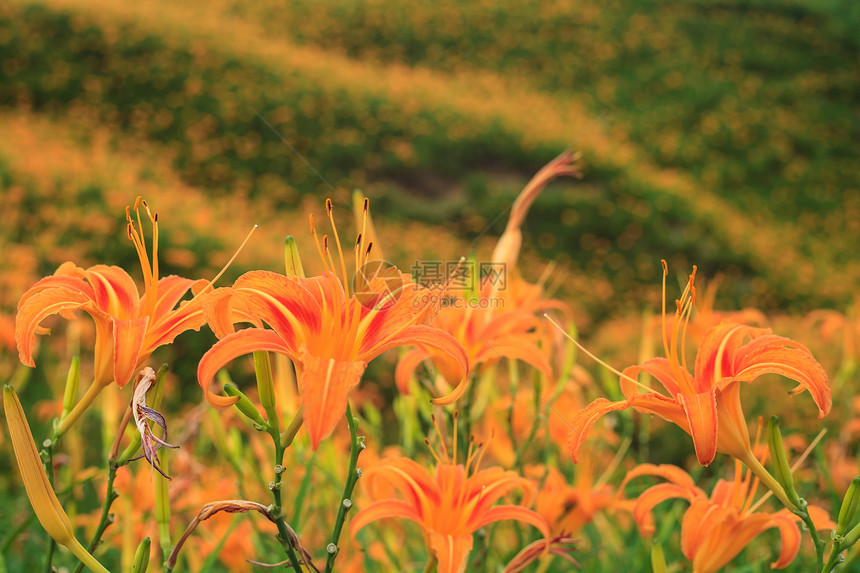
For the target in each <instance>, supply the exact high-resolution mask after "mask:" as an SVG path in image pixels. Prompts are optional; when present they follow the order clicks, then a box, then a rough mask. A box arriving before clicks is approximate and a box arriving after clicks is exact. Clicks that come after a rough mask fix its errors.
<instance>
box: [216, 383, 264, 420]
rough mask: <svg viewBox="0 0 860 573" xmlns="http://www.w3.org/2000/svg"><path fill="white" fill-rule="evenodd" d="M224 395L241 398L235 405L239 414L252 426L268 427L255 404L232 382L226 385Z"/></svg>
mask: <svg viewBox="0 0 860 573" xmlns="http://www.w3.org/2000/svg"><path fill="white" fill-rule="evenodd" d="M224 393H225V394H227V395H228V396H233V397H237V398H239V400H238V401H237V402H236V403H235V404H233V406H235V407H236V409H237V410H239V412H240V413H241V414H242V415H244V416H245V417H246V418H247V419H248V420H249V421H250V422H251V423H252V424H254V425H255V426H262V427H263V428H266V427H268V424H267V423H266V420H264V419H263V416H261V415H260V411H259V410H257V407H256V406H254V403H253V402H251V400H250V399H249V398H248V397H247V396H246V395H245V394H244V393H243V392H242V391H241V390H239V388H237V387H236V385H235V384H233V383H232V382H230V383H227V384H224Z"/></svg>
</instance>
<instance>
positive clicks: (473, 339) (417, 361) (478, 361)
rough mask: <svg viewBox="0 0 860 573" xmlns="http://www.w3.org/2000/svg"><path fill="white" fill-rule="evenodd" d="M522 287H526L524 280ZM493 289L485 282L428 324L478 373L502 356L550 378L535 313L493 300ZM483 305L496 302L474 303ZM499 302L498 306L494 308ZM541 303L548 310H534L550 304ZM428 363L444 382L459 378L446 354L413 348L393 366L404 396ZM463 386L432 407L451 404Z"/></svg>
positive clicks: (453, 381) (539, 324) (458, 395)
mask: <svg viewBox="0 0 860 573" xmlns="http://www.w3.org/2000/svg"><path fill="white" fill-rule="evenodd" d="M519 282H522V281H519ZM523 285H526V283H524V282H523ZM527 286H533V285H527ZM493 288H494V287H493V286H492V285H491V284H490V283H489V281H487V282H486V283H485V284H484V287H483V288H482V291H481V293H480V295H479V296H478V297H477V299H471V300H469V299H466V298H458V299H455V300H454V302H452V303H451V304H450V305H448V306H446V308H443V309H442V310H441V311H439V314H438V316H437V317H436V321H435V322H434V323H433V326H434V327H436V328H438V329H440V330H443V331H444V332H446V333H448V334H449V335H451V336H452V337H453V338H454V339H456V340H457V342H458V343H460V344H461V345H462V346H463V348H464V349H465V351H466V355H467V356H468V358H469V365H470V366H471V367H472V368H473V369H475V368H477V367H478V366H479V365H480V366H482V368H483V369H486V368H490V367H492V366H493V365H495V364H497V363H498V362H499V360H501V359H502V358H507V359H509V360H521V361H523V362H525V363H526V364H529V365H531V366H532V367H534V368H536V369H538V370H539V371H540V372H541V373H543V374H544V376H546V377H547V378H551V377H552V366H551V365H550V362H549V359H548V357H547V351H546V350H545V349H543V350H542V349H541V345H540V343H541V338H542V329H543V324H542V323H541V321H540V320H539V319H538V318H537V316H536V315H535V312H536V311H535V310H532V309H529V308H528V307H523V306H518V305H517V304H515V303H514V301H513V300H510V299H507V298H504V297H499V296H497V297H495V298H493V297H492V295H491V294H490V293H491V291H493ZM486 301H491V302H492V301H496V303H493V304H490V305H487V306H484V305H483V304H475V303H482V302H486ZM498 301H503V302H502V303H501V304H498ZM544 302H546V303H547V306H545V307H537V306H536V307H535V308H538V309H548V308H550V307H551V306H553V305H552V301H544ZM496 305H497V306H496ZM427 359H430V360H432V362H433V364H434V365H435V366H436V367H437V368H438V369H439V372H440V374H441V375H442V377H443V378H445V379H446V380H447V381H448V382H449V383H456V382H457V381H458V380H459V379H458V378H457V377H456V376H457V374H458V369H457V364H456V362H454V361H452V360H451V358H450V357H449V356H448V355H447V354H445V353H442V352H439V351H438V350H434V349H428V348H414V349H412V350H410V351H409V352H407V353H406V354H404V355H403V356H402V357H401V359H400V361H399V362H398V363H397V369H396V371H395V376H394V377H395V382H396V384H397V388H398V389H399V390H400V392H402V393H404V394H407V393H408V392H409V378H410V376H411V375H412V374H413V372H414V371H415V369H416V368H418V366H420V365H421V363H422V362H423V361H424V360H427ZM468 384H469V382H468V381H464V382H462V383H460V384H459V385H458V386H457V387H456V388H455V390H454V391H453V392H451V393H449V394H448V395H447V396H444V397H442V398H437V399H435V400H434V403H436V404H439V405H447V404H453V403H454V402H456V401H457V400H459V399H460V398H461V397H462V396H463V394H464V393H465V391H466V389H467V388H468Z"/></svg>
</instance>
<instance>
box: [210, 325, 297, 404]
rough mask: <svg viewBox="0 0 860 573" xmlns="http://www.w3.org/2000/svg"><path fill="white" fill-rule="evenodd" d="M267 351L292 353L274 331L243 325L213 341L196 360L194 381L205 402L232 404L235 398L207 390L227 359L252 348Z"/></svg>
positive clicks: (228, 360) (248, 351)
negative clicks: (245, 327)
mask: <svg viewBox="0 0 860 573" xmlns="http://www.w3.org/2000/svg"><path fill="white" fill-rule="evenodd" d="M258 350H259V351H270V352H280V353H282V354H286V355H287V356H290V357H291V358H292V357H293V356H294V354H293V353H292V349H290V348H288V347H287V346H286V345H285V344H284V341H283V340H281V337H280V336H278V334H277V333H276V332H274V331H271V330H263V329H261V328H247V329H245V330H240V331H238V332H234V333H233V334H231V335H229V336H226V337H224V338H222V339H221V340H219V341H218V342H216V343H215V344H214V345H213V346H212V348H210V349H209V350H208V351H207V352H206V354H204V355H203V357H202V358H201V359H200V364H199V365H198V366H197V383H198V384H200V387H201V388H203V392H204V393H205V396H206V401H207V402H209V403H210V404H212V405H213V406H215V407H216V408H226V407H228V406H232V405H233V404H235V403H236V400H237V399H238V398H235V397H233V398H231V397H227V396H219V395H217V394H213V393H212V392H211V391H210V390H209V386H210V385H211V384H212V379H213V378H215V374H216V373H217V372H218V371H219V370H220V369H221V368H223V367H224V366H225V365H226V364H227V363H228V362H230V361H231V360H233V359H235V358H238V357H239V356H243V355H245V354H251V353H252V352H255V351H258Z"/></svg>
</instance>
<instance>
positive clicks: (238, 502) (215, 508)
mask: <svg viewBox="0 0 860 573" xmlns="http://www.w3.org/2000/svg"><path fill="white" fill-rule="evenodd" d="M222 511H223V512H226V513H247V512H249V511H256V512H257V513H260V514H262V515H263V516H264V517H265V518H266V519H268V520H269V521H271V522H272V523H274V524H275V525H279V524H278V520H277V519H275V516H273V515H272V514H271V512H270V511H269V508H268V507H266V506H265V505H263V504H262V503H257V502H256V501H247V500H244V499H227V500H223V501H213V502H212V503H207V504H206V505H204V506H203V507H202V508H200V511H199V512H198V513H197V516H196V517H195V518H194V519H193V520H192V521H191V523H189V524H188V527H187V528H185V533H183V534H182V537H180V538H179V541H178V542H177V543H176V547H174V548H173V551H172V552H171V553H170V557H168V559H167V562H166V563H165V566H166V568H167V570H168V571H170V570H172V569H173V567H175V566H176V560H177V558H178V557H179V551H180V550H181V549H182V546H183V545H184V544H185V541H186V540H187V539H188V538H189V537H190V536H191V534H192V533H193V532H194V530H195V529H197V526H198V525H199V524H200V522H201V521H206V520H207V519H209V518H210V517H212V516H213V515H215V514H216V513H220V512H222ZM283 526H284V527H285V529H286V531H287V533H288V536H289V542H290V545H291V546H292V547H293V548H294V549H298V550H299V551H300V552H301V554H302V561H300V563H303V564H304V565H307V566H308V567H310V568H311V569H313V570H314V571H318V569H317V568H316V567H315V566H314V564H313V561H312V560H311V556H310V554H309V553H308V552H307V551H306V550H305V548H304V547H302V544H301V542H300V541H299V536H298V535H297V534H296V532H295V531H293V528H292V527H290V526H289V525H288V524H286V523H283ZM279 529H280V527H279Z"/></svg>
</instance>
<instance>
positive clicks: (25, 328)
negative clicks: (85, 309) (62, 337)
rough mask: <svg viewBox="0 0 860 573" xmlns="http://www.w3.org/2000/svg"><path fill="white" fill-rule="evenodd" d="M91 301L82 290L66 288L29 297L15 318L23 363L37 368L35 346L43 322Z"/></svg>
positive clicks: (16, 338) (50, 290) (45, 291)
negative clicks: (34, 359)
mask: <svg viewBox="0 0 860 573" xmlns="http://www.w3.org/2000/svg"><path fill="white" fill-rule="evenodd" d="M90 301H91V299H90V298H89V297H88V296H87V295H86V293H84V292H81V290H73V289H70V288H66V287H55V288H49V289H45V290H42V291H40V292H38V293H36V294H33V295H32V296H29V297H27V300H26V301H25V302H24V304H22V305H20V306H19V307H18V314H17V315H16V316H15V340H17V341H18V357H19V358H20V360H21V362H23V363H24V364H26V365H27V366H30V367H34V366H36V363H35V362H34V361H33V346H34V345H35V343H36V329H37V327H38V326H39V323H40V322H42V320H44V319H45V318H47V317H48V316H50V315H52V314H57V313H58V312H61V311H64V310H77V309H79V308H81V307H82V306H83V305H85V304H86V303H88V302H90Z"/></svg>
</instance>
